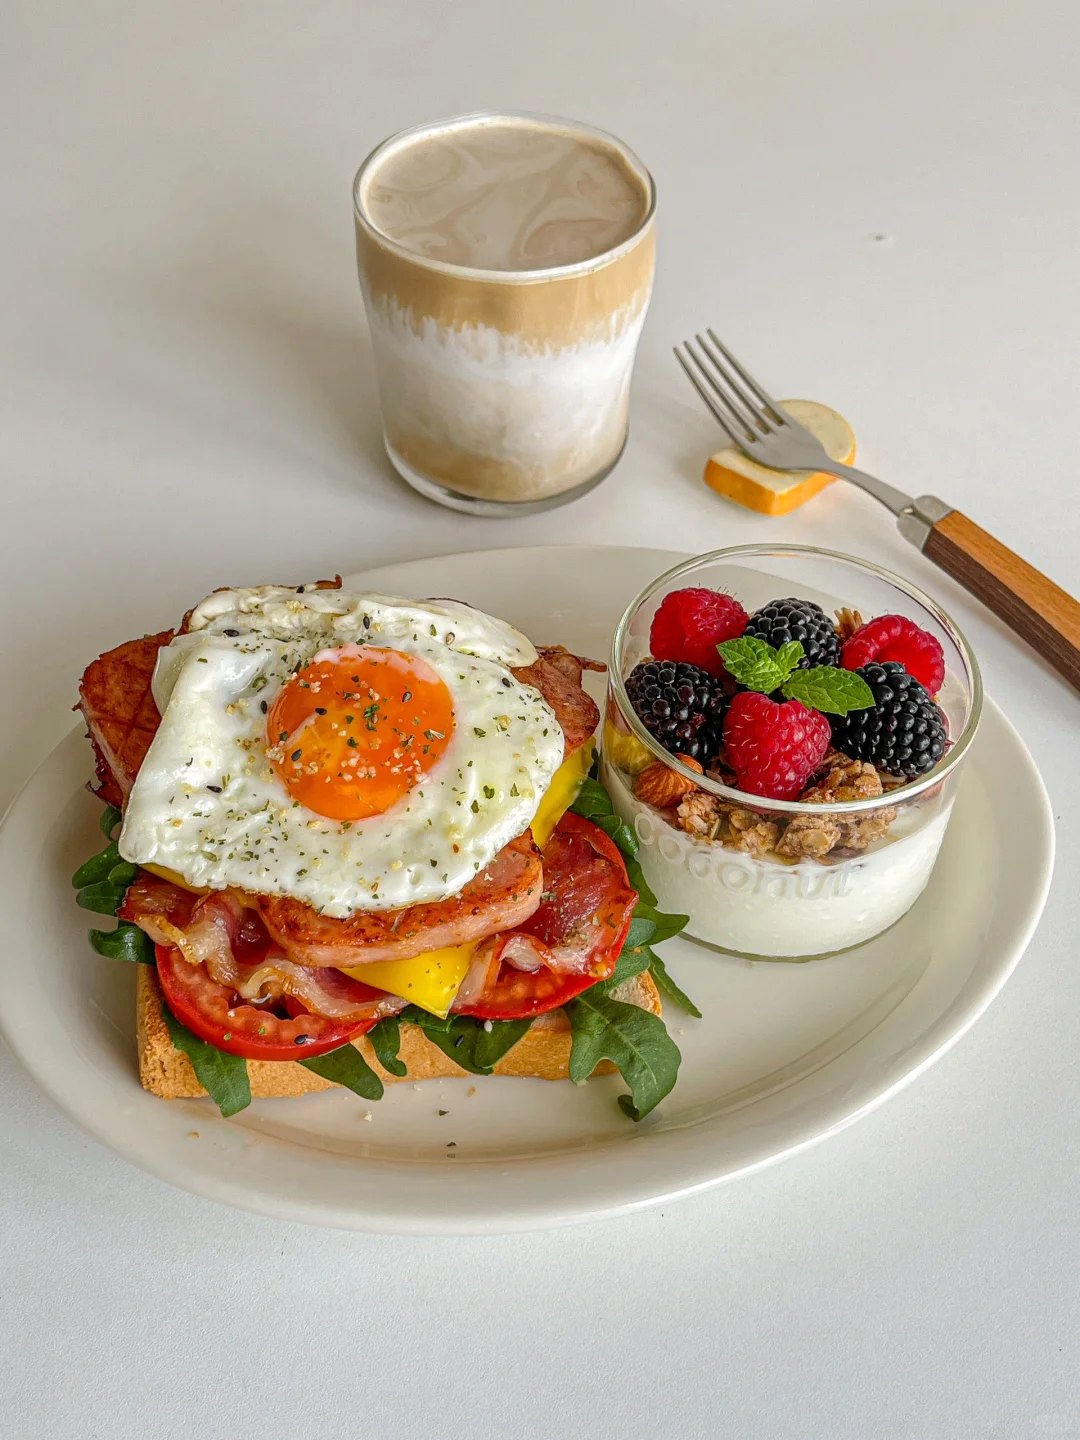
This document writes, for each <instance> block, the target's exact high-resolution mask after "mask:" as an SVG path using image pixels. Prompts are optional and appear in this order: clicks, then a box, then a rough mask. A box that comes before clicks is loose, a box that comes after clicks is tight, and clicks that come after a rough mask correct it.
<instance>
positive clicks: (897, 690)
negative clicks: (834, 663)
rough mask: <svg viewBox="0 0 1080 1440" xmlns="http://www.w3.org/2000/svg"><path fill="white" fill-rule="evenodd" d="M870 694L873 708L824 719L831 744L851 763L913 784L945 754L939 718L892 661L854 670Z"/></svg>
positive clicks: (942, 724) (911, 678) (916, 684)
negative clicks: (862, 762) (860, 763)
mask: <svg viewBox="0 0 1080 1440" xmlns="http://www.w3.org/2000/svg"><path fill="white" fill-rule="evenodd" d="M855 674H856V675H861V676H862V678H863V679H864V680H865V681H866V683H867V684H868V685H869V686H870V689H871V690H872V691H873V692H874V704H873V706H872V707H871V708H870V709H867V710H852V711H851V713H850V714H849V715H844V716H840V715H830V716H829V723H830V724H831V725H832V738H833V744H834V745H835V746H836V748H837V749H838V750H842V751H843V752H844V754H845V755H850V756H851V757H852V759H853V760H868V761H869V762H870V764H871V765H873V766H875V767H876V768H877V769H878V770H884V771H885V773H886V774H887V775H902V776H903V777H904V778H905V779H908V780H914V778H915V777H916V775H924V774H925V773H926V771H927V770H930V769H932V768H933V766H935V765H936V764H937V762H938V761H939V760H940V759H941V757H942V755H944V754H945V745H946V741H947V739H948V735H947V733H946V730H945V717H944V715H942V713H941V711H940V710H939V709H938V707H937V706H936V705H935V704H934V702H933V700H931V699H930V696H929V695H928V694H927V692H926V690H925V689H924V688H923V686H922V685H920V684H919V682H918V680H916V679H915V678H914V676H911V675H909V674H908V673H907V671H906V670H905V669H904V667H903V666H902V665H901V664H899V663H898V662H897V661H896V660H885V661H883V662H882V663H881V664H877V663H876V662H871V664H869V665H863V666H862V667H861V668H860V669H858V670H856V671H855Z"/></svg>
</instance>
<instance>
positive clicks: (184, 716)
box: [119, 586, 563, 917]
mask: <svg viewBox="0 0 1080 1440" xmlns="http://www.w3.org/2000/svg"><path fill="white" fill-rule="evenodd" d="M190 624H191V626H192V627H193V628H192V630H191V632H190V633H188V634H185V635H180V636H177V637H176V639H174V640H173V642H172V643H171V644H170V645H169V646H167V647H165V649H163V650H162V652H161V655H160V657H159V661H158V666H157V669H156V671H155V675H154V685H153V689H154V698H155V700H156V701H157V704H158V708H159V709H160V710H161V715H162V718H161V725H160V727H159V729H158V732H157V734H156V735H155V737H154V740H153V743H152V744H151V746H150V749H149V751H148V753H147V755H146V758H145V760H144V761H143V764H142V767H141V769H140V771H139V774H138V776H137V778H136V781H135V784H134V787H133V789H132V792H131V795H130V797H129V800H128V805H127V809H126V811H125V815H124V824H123V829H122V831H121V835H120V841H119V846H120V853H121V855H123V857H124V858H125V859H126V860H130V861H132V862H134V863H135V864H143V865H157V866H162V867H167V868H168V869H170V870H173V871H175V872H176V873H177V874H179V875H181V876H182V877H183V878H184V879H185V880H186V881H187V882H188V883H189V884H191V885H195V886H200V887H201V886H206V887H209V888H211V889H222V888H224V887H226V886H230V885H231V886H236V887H238V888H241V889H245V890H249V891H253V892H256V893H259V894H273V895H290V896H293V897H295V898H296V899H298V900H302V901H304V902H305V903H307V904H309V905H311V906H313V907H314V908H316V909H317V910H319V911H321V912H322V913H323V914H326V915H330V916H335V917H342V916H345V915H349V914H352V913H353V912H354V911H356V910H389V909H396V908H397V907H399V906H403V905H411V904H417V903H420V902H424V901H433V900H441V899H445V898H446V897H447V896H450V895H455V894H457V893H458V891H460V890H461V889H462V887H463V886H464V885H465V884H466V883H467V882H468V881H469V880H471V879H472V878H473V876H474V875H475V874H476V873H477V872H478V871H480V870H482V869H483V868H484V867H485V866H486V865H488V864H489V863H490V862H491V860H493V859H494V857H495V855H496V854H497V853H498V852H499V850H501V849H502V847H503V846H504V845H505V844H507V842H508V841H510V840H512V839H513V838H514V837H515V836H517V835H520V834H521V833H522V832H523V831H524V830H525V829H527V827H528V825H529V823H530V822H531V820H532V818H533V816H534V814H535V813H536V809H537V807H538V805H539V804H540V801H541V799H542V798H543V795H544V793H545V791H546V790H547V788H548V786H549V785H550V783H551V778H552V776H553V775H554V773H555V771H556V770H557V769H558V767H559V765H560V764H561V762H562V756H563V733H562V730H561V728H560V726H559V723H558V721H557V720H556V718H555V715H554V713H553V712H552V710H551V708H550V706H549V705H548V704H547V702H546V701H545V700H544V698H543V696H542V695H541V694H540V693H539V691H537V690H535V689H534V688H532V687H531V686H527V685H522V684H521V683H520V682H519V681H517V680H516V679H515V678H514V676H513V675H512V674H511V673H510V670H509V668H508V667H509V666H510V665H511V664H513V665H524V664H528V663H530V661H531V660H532V659H534V658H535V656H536V652H535V650H534V649H533V647H532V646H531V645H530V643H529V642H528V641H527V640H526V639H525V637H524V636H522V635H519V634H518V632H517V631H515V630H513V629H512V627H511V626H509V625H507V624H506V623H505V622H503V621H500V620H496V619H494V618H493V617H491V616H486V615H484V614H483V613H482V612H480V611H476V610H470V609H469V608H468V607H467V606H461V605H455V604H454V603H453V602H437V603H436V602H416V601H397V600H395V599H394V598H393V597H387V596H376V595H350V594H348V593H346V592H343V591H334V590H315V591H301V592H298V591H294V590H286V589H283V588H282V587H276V586H273V587H272V586H267V587H263V588H261V589H259V590H242V591H224V592H221V593H220V594H217V595H212V596H210V597H208V599H207V600H206V601H204V602H203V603H202V605H200V606H198V607H197V608H196V610H195V611H194V612H193V614H192V617H191V621H190ZM227 632H228V633H227ZM365 642H367V643H374V644H377V645H380V646H385V647H388V648H392V649H396V650H401V651H404V652H406V653H408V654H412V655H416V656H419V657H420V658H421V659H423V660H425V661H426V662H427V663H428V664H429V665H430V666H431V667H432V668H433V669H434V670H435V671H436V672H437V673H438V675H439V676H440V678H441V679H442V680H443V682H444V684H445V685H446V686H447V688H448V690H449V691H450V694H451V697H452V700H453V705H454V714H455V726H454V732H453V735H452V737H451V739H450V743H449V744H448V746H447V748H446V751H445V752H444V754H443V755H442V757H441V758H440V760H439V762H438V763H437V764H436V765H435V766H434V767H433V768H432V769H431V770H430V771H428V772H427V774H426V775H425V776H424V777H423V778H422V779H421V780H420V781H419V783H418V784H417V785H416V787H415V788H414V789H413V790H412V791H410V792H409V793H408V794H407V795H405V796H404V797H403V798H402V799H401V800H400V801H399V802H398V803H397V804H396V805H394V806H393V807H392V808H391V809H389V810H387V811H386V812H385V813H384V814H382V815H378V816H373V817H371V818H369V819H366V820H358V821H354V822H352V823H351V824H349V823H345V822H339V821H336V820H329V819H326V818H324V817H322V816H319V815H317V814H315V812H314V811H311V810H309V809H307V808H306V807H305V806H303V805H300V804H298V803H297V802H295V801H294V800H293V799H292V797H291V795H290V794H289V793H288V791H287V790H286V788H285V786H284V785H283V784H282V782H281V781H280V780H279V779H278V777H277V774H276V772H275V771H274V770H273V768H272V767H271V765H270V763H269V761H268V759H267V757H266V712H267V711H268V710H269V709H270V708H271V707H272V706H273V703H274V700H275V698H276V697H277V695H278V693H279V691H280V690H281V688H282V686H283V685H285V683H286V682H287V681H288V679H289V678H290V676H291V675H292V674H293V672H294V671H295V670H296V669H297V668H298V666H300V665H302V664H306V663H307V662H308V661H310V660H312V659H313V658H315V656H316V655H318V654H319V652H321V651H323V650H326V649H328V648H336V647H338V646H340V645H344V644H364V643H365Z"/></svg>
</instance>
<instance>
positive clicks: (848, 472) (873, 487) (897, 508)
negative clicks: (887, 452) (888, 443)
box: [829, 465, 917, 516]
mask: <svg viewBox="0 0 1080 1440" xmlns="http://www.w3.org/2000/svg"><path fill="white" fill-rule="evenodd" d="M829 474H830V475H842V476H843V477H844V479H845V480H853V481H854V482H855V484H856V485H858V487H859V488H860V490H865V491H866V493H867V494H868V495H873V497H874V499H875V500H880V501H881V503H882V505H886V506H888V508H889V509H890V510H891V511H892V513H893V514H894V515H897V516H900V515H903V514H904V513H905V511H909V510H911V508H912V507H913V506H914V505H915V504H916V503H917V502H916V501H915V500H913V499H912V497H911V496H910V495H905V494H904V492H903V490H897V489H896V487H895V486H893V485H886V483H885V481H884V480H879V479H878V478H877V476H876V475H868V474H867V473H866V471H865V470H856V468H855V466H854V465H830V466H829Z"/></svg>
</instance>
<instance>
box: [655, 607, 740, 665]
mask: <svg viewBox="0 0 1080 1440" xmlns="http://www.w3.org/2000/svg"><path fill="white" fill-rule="evenodd" d="M748 618H749V617H748V616H747V613H746V611H745V610H744V609H743V607H742V606H741V605H740V604H739V602H738V601H737V600H735V599H734V598H733V597H732V596H731V595H725V594H724V593H723V591H722V590H705V589H703V588H702V587H700V586H691V587H690V588H689V589H687V590H673V591H672V592H671V594H670V595H665V596H664V599H663V600H662V602H661V604H660V608H659V609H658V610H657V612H656V614H655V615H654V616H653V622H652V628H651V630H650V631H649V645H650V647H651V649H652V653H653V655H654V656H655V657H656V659H657V660H686V661H688V662H689V663H690V664H691V665H698V666H700V668H701V669H702V670H708V672H709V674H710V675H723V674H724V664H723V661H722V660H721V659H720V656H719V655H718V654H717V653H716V647H717V645H719V643H720V642H721V640H735V639H737V638H738V636H740V635H741V634H742V633H743V631H744V630H745V629H746V622H747V619H748Z"/></svg>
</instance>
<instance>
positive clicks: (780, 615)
mask: <svg viewBox="0 0 1080 1440" xmlns="http://www.w3.org/2000/svg"><path fill="white" fill-rule="evenodd" d="M744 634H746V635H755V636H756V637H757V638H758V639H759V640H764V641H765V642H766V644H768V645H772V646H774V647H775V649H777V650H779V648H780V646H781V645H786V644H787V643H788V641H789V640H801V641H802V647H803V650H804V651H805V654H804V655H803V658H802V659H801V660H800V661H799V666H798V668H799V669H800V670H809V669H810V667H811V666H812V665H839V664H840V656H841V646H840V636H839V635H838V634H837V632H836V626H835V625H834V624H833V622H832V621H831V620H830V619H829V617H828V616H827V615H826V614H825V611H824V610H822V608H821V606H820V605H815V604H814V602H813V600H797V599H795V598H794V597H789V598H788V599H787V600H770V601H769V603H768V605H763V606H762V608H761V609H760V610H755V611H754V613H753V615H751V616H750V621H749V623H748V625H747V627H746V630H745V631H744Z"/></svg>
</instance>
